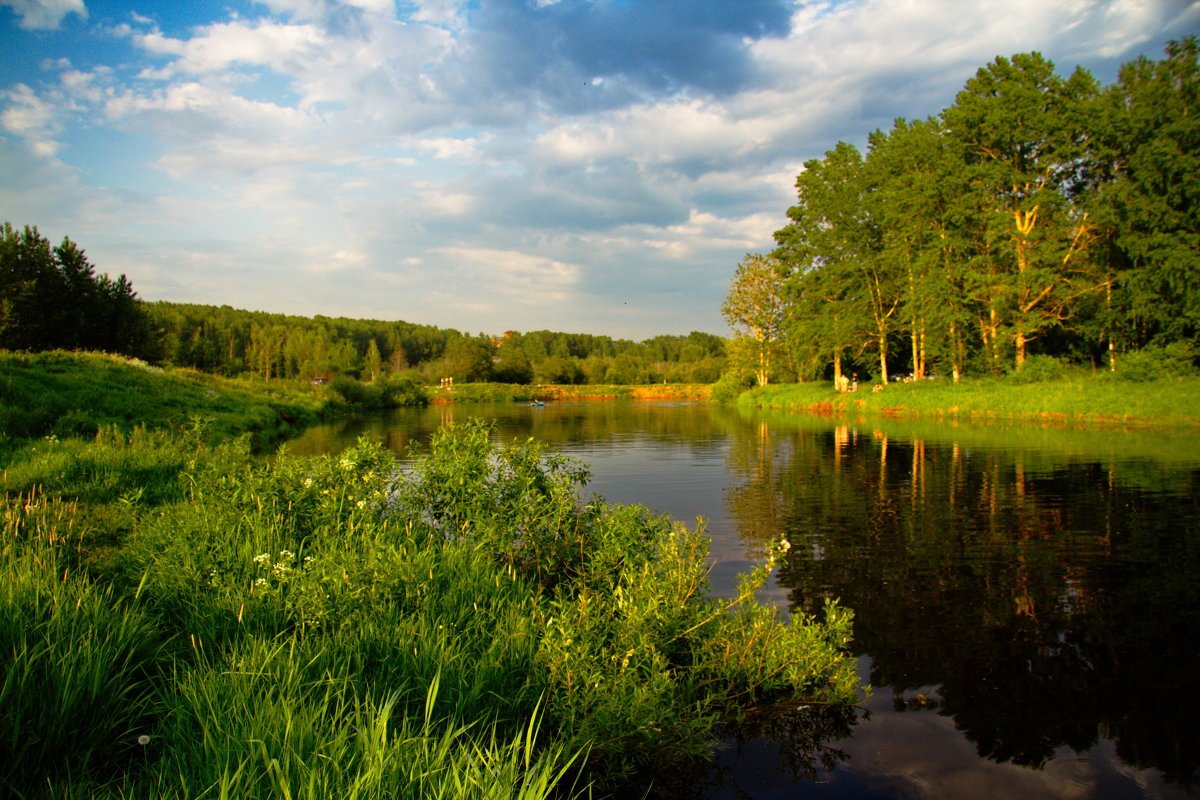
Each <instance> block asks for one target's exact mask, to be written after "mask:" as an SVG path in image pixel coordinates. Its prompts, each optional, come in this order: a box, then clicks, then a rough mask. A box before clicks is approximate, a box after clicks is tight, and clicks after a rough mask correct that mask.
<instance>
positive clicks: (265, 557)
mask: <svg viewBox="0 0 1200 800" xmlns="http://www.w3.org/2000/svg"><path fill="white" fill-rule="evenodd" d="M270 560H271V554H270V553H259V554H258V555H256V556H255V557H254V563H255V564H265V563H267V562H268V561H270Z"/></svg>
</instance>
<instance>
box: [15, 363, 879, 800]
mask: <svg viewBox="0 0 1200 800" xmlns="http://www.w3.org/2000/svg"><path fill="white" fill-rule="evenodd" d="M0 369H2V372H0V387H3V388H2V389H0V392H2V395H0V400H2V401H3V403H2V405H0V409H2V410H3V412H4V417H3V423H4V425H5V429H4V430H5V435H4V437H3V439H2V442H0V444H2V446H0V468H2V469H0V490H2V494H0V651H2V652H4V653H6V654H7V657H6V659H5V661H4V663H3V664H0V687H3V689H2V690H0V703H2V704H3V707H4V710H5V713H4V714H3V715H0V794H2V795H4V796H8V795H10V794H11V795H13V796H20V797H25V798H43V797H44V798H49V797H55V798H62V799H63V800H74V799H75V798H78V799H79V800H82V798H123V797H160V798H166V799H167V800H172V799H177V800H183V798H191V797H201V796H209V795H211V796H214V797H215V796H222V797H277V796H278V797H283V796H287V797H293V798H297V799H299V798H306V800H317V799H318V798H327V797H350V796H355V797H359V798H364V799H365V798H378V800H383V799H384V798H394V797H413V798H417V797H422V798H423V797H451V796H452V797H456V798H466V799H467V800H470V799H471V798H479V800H493V799H495V800H499V798H506V799H507V798H512V799H513V800H549V798H556V799H558V798H560V799H562V800H566V799H567V798H573V797H584V796H586V797H595V798H602V797H606V796H609V795H610V794H613V795H615V796H626V794H627V792H626V791H624V790H627V789H628V787H629V786H631V785H632V786H634V787H636V788H637V790H638V791H637V793H638V794H639V795H643V794H644V791H642V790H644V789H645V788H646V787H647V786H648V785H649V783H650V782H651V780H652V778H653V776H654V775H655V774H657V773H658V771H660V770H663V769H666V768H667V767H669V766H670V765H672V764H678V763H695V762H694V761H693V759H699V760H703V759H705V758H706V757H707V756H708V754H709V749H710V746H711V742H712V740H713V737H714V735H715V734H714V731H715V730H716V729H717V727H718V726H720V725H723V724H726V723H729V722H731V721H736V720H737V719H738V718H739V716H740V715H741V713H742V711H743V710H744V709H746V708H747V707H750V706H754V705H757V704H759V703H761V702H763V701H766V700H770V699H773V698H777V697H798V698H807V699H812V700H817V701H819V702H821V703H836V704H846V703H853V702H855V701H856V700H857V699H859V696H860V695H859V686H858V680H857V677H856V675H855V673H854V662H853V660H852V659H851V658H849V656H848V655H847V648H848V644H849V641H850V636H851V614H850V613H849V612H848V611H847V610H845V609H843V608H841V607H840V606H837V605H836V604H834V603H829V604H827V605H826V606H825V608H824V611H823V614H822V615H821V619H819V620H818V619H816V618H814V617H807V616H804V617H802V616H800V615H793V616H792V617H790V618H787V619H785V618H783V617H782V616H781V615H780V614H779V613H778V611H777V610H775V609H773V608H771V607H767V606H762V605H759V603H758V602H757V601H756V600H755V597H756V592H757V591H758V590H759V589H761V587H762V586H763V585H764V584H765V582H766V581H767V580H768V578H769V576H770V574H771V572H772V570H773V568H774V566H775V565H776V564H777V562H778V560H779V559H781V558H782V556H783V554H784V553H785V552H786V551H787V549H788V545H787V544H786V543H785V542H776V544H775V547H774V548H772V549H771V550H770V552H769V554H768V556H767V559H766V562H765V563H762V564H760V565H758V567H757V568H755V569H754V570H753V571H752V573H751V574H749V575H747V576H746V577H745V580H744V582H743V583H742V584H741V587H742V591H741V593H740V594H739V595H738V596H737V597H734V598H732V599H729V598H713V597H709V594H708V592H707V591H706V587H707V580H708V574H709V569H710V563H709V560H710V559H709V540H708V538H707V536H706V535H705V533H704V531H703V529H702V528H700V527H698V526H694V527H685V526H683V525H681V524H678V523H676V522H674V521H673V520H671V519H669V518H667V517H665V516H660V515H656V514H652V513H651V512H649V511H648V510H647V509H645V508H642V507H640V506H631V505H620V504H615V503H608V502H604V501H602V500H599V499H596V500H593V501H592V502H589V503H587V504H586V505H581V504H580V503H579V500H578V498H579V497H580V496H581V495H582V491H581V490H582V487H583V484H584V482H585V481H586V479H587V475H588V471H587V468H586V466H584V465H582V464H578V463H576V462H574V461H572V460H570V459H565V458H563V457H561V456H555V455H552V454H550V453H549V452H548V451H547V450H546V449H545V446H544V445H542V444H540V443H537V442H535V441H533V440H526V441H522V442H520V443H515V444H511V445H505V446H496V445H494V444H493V443H492V442H493V437H492V435H491V431H490V429H489V427H488V425H487V424H486V423H482V422H478V421H476V422H471V423H467V424H465V425H460V426H457V427H453V428H446V429H443V430H442V431H440V432H439V433H438V434H437V435H436V436H435V437H434V440H433V442H432V444H431V446H430V448H429V451H428V452H427V453H426V454H425V455H424V456H423V457H421V458H419V459H418V460H417V462H416V463H415V464H413V465H412V466H411V468H410V469H406V470H405V472H404V473H403V474H399V473H398V472H397V469H396V463H395V461H394V459H393V456H392V454H391V453H389V452H387V451H385V450H384V449H383V448H382V447H381V446H379V445H375V444H368V443H366V442H365V441H364V442H360V444H359V445H358V446H357V447H355V448H352V449H351V450H349V451H347V452H344V453H339V454H338V455H337V456H325V457H312V458H304V457H299V456H292V455H289V454H288V453H287V452H286V451H283V452H281V453H280V454H277V455H276V456H274V457H271V458H264V457H263V456H262V455H256V454H255V453H254V452H253V451H252V448H251V441H250V439H249V438H248V437H244V436H239V435H238V434H240V433H244V432H246V431H247V430H248V428H242V429H239V428H238V425H239V424H243V425H253V424H256V419H257V418H256V417H255V413H260V414H263V415H264V418H265V419H268V420H281V421H282V422H283V423H288V422H289V420H288V418H287V417H285V415H284V412H287V413H288V414H291V413H292V412H290V411H288V409H292V408H295V409H297V410H296V411H295V413H294V415H293V416H294V419H296V420H297V421H299V420H300V419H301V416H302V414H303V413H312V414H319V413H322V409H325V408H327V405H324V404H323V403H324V402H325V401H324V400H323V398H322V396H321V394H320V390H321V389H322V388H323V387H313V389H312V392H311V394H307V395H306V388H307V387H292V388H288V387H287V386H279V387H276V386H275V385H274V384H268V383H265V382H264V383H263V384H262V385H261V386H257V387H255V386H245V385H242V384H241V383H240V382H239V383H234V382H222V381H221V379H210V378H209V377H208V376H199V375H194V374H181V373H180V372H178V371H174V370H159V369H156V368H153V367H149V366H147V365H145V364H142V363H140V362H132V361H129V360H126V359H118V358H110V357H107V356H96V355H89V354H53V353H51V354H41V355H36V356H25V355H16V356H8V355H6V356H4V358H3V361H0ZM43 406H44V407H43ZM253 409H258V410H257V411H256V412H253V413H252V411H251V410H253ZM217 415H221V416H220V417H219V420H220V421H219V425H220V430H217V431H215V432H214V428H215V427H216V425H217V423H214V422H212V421H211V420H212V419H214V417H215V416H217ZM205 420H209V421H205ZM239 421H240V422H239ZM97 423H98V427H96V425H97ZM11 425H20V426H23V427H22V431H23V432H18V430H17V428H16V427H9V426H11ZM47 426H48V427H47ZM89 428H90V429H89ZM259 430H262V431H265V430H267V426H265V425H264V426H262V427H261V428H260V429H259ZM651 796H653V795H651Z"/></svg>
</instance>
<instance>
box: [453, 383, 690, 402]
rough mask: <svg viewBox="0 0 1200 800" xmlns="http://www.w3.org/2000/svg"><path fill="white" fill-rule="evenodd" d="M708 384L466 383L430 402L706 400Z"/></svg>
mask: <svg viewBox="0 0 1200 800" xmlns="http://www.w3.org/2000/svg"><path fill="white" fill-rule="evenodd" d="M711 394H712V386H710V385H708V384H679V383H661V384H660V383H655V384H646V385H639V386H618V385H608V384H601V385H582V386H577V385H565V384H538V385H525V384H515V383H465V384H459V385H458V386H455V387H454V388H453V389H446V388H438V389H430V391H429V395H430V402H431V403H438V404H442V403H506V402H512V403H532V402H537V401H539V400H540V401H543V402H545V401H558V402H563V401H571V402H584V401H589V400H642V401H646V400H708V399H709V397H710V395H711Z"/></svg>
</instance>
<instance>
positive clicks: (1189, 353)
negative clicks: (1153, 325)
mask: <svg viewBox="0 0 1200 800" xmlns="http://www.w3.org/2000/svg"><path fill="white" fill-rule="evenodd" d="M1195 358H1196V356H1195V350H1194V348H1193V347H1192V346H1191V345H1190V344H1189V343H1187V342H1172V343H1171V344H1169V345H1165V346H1161V347H1158V346H1151V347H1144V348H1142V349H1141V350H1135V351H1133V352H1130V353H1125V354H1123V355H1120V356H1118V357H1117V370H1116V377H1117V378H1118V379H1120V380H1126V381H1135V382H1143V381H1152V380H1157V379H1159V378H1174V377H1181V376H1184V375H1194V374H1195V373H1196V367H1195Z"/></svg>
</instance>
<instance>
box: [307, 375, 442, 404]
mask: <svg viewBox="0 0 1200 800" xmlns="http://www.w3.org/2000/svg"><path fill="white" fill-rule="evenodd" d="M329 389H330V391H332V392H333V393H334V394H336V395H337V396H338V397H339V398H340V399H341V402H342V403H343V404H345V405H349V406H356V407H359V408H401V407H403V406H424V405H428V404H429V395H428V394H426V392H425V387H424V386H422V385H421V383H420V382H419V381H418V380H417V379H416V378H414V377H413V376H411V375H388V376H386V377H384V378H380V379H379V380H377V381H375V382H373V383H362V382H360V381H356V380H354V378H351V377H349V376H346V375H339V376H338V377H336V378H334V379H333V381H332V382H331V383H330V384H329Z"/></svg>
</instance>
